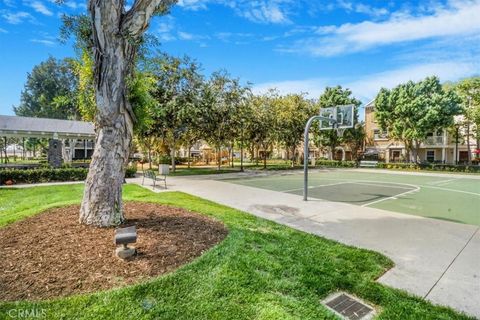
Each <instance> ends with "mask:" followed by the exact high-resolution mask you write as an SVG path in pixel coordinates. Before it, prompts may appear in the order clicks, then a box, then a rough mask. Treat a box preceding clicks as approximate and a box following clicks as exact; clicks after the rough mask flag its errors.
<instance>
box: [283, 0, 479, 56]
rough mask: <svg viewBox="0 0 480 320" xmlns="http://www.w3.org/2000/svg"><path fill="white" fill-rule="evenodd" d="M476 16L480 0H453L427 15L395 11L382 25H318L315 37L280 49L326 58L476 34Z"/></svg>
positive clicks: (367, 23)
mask: <svg viewBox="0 0 480 320" xmlns="http://www.w3.org/2000/svg"><path fill="white" fill-rule="evenodd" d="M479 13H480V0H455V1H451V2H449V4H448V5H447V6H437V7H436V8H435V9H434V12H433V13H432V14H428V15H421V16H413V15H411V14H407V13H404V12H396V13H393V14H392V15H391V16H390V17H389V18H388V19H387V20H385V21H382V22H372V21H364V22H360V23H346V24H343V25H340V26H333V25H328V26H320V27H318V28H317V30H316V32H315V33H316V34H317V36H315V37H309V38H307V39H303V40H299V41H297V42H296V43H295V44H294V45H293V46H291V47H283V48H280V49H279V50H280V51H286V52H308V53H310V54H312V55H314V56H327V57H328V56H335V55H338V54H344V53H352V52H359V51H364V50H367V49H370V48H373V47H377V46H383V45H390V44H395V43H403V42H411V41H417V40H424V39H435V38H441V37H454V36H464V35H471V34H478V33H479V32H480V19H479Z"/></svg>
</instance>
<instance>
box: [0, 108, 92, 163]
mask: <svg viewBox="0 0 480 320" xmlns="http://www.w3.org/2000/svg"><path fill="white" fill-rule="evenodd" d="M0 137H2V138H3V139H4V141H5V146H6V145H7V142H6V141H7V138H23V140H24V141H25V138H40V139H54V140H61V141H63V142H65V141H69V149H70V150H69V151H67V150H68V149H67V148H63V151H64V158H66V159H65V160H66V161H69V160H71V159H72V157H73V156H74V151H75V146H76V144H77V141H78V140H82V142H83V149H84V156H85V158H86V156H87V141H89V140H94V138H95V129H94V125H93V123H91V122H84V121H73V120H61V119H48V118H32V117H17V116H5V115H0ZM72 141H75V143H72ZM24 149H25V148H24Z"/></svg>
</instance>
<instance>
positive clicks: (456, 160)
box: [455, 125, 460, 165]
mask: <svg viewBox="0 0 480 320" xmlns="http://www.w3.org/2000/svg"><path fill="white" fill-rule="evenodd" d="M455 129H456V130H455V165H457V164H458V134H459V133H458V131H459V130H460V128H459V126H458V125H457V127H456V128H455Z"/></svg>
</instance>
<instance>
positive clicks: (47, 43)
mask: <svg viewBox="0 0 480 320" xmlns="http://www.w3.org/2000/svg"><path fill="white" fill-rule="evenodd" d="M30 42H35V43H40V44H43V45H45V46H48V47H53V46H54V45H55V44H56V42H55V41H53V40H48V39H31V40H30Z"/></svg>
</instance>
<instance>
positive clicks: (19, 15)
mask: <svg viewBox="0 0 480 320" xmlns="http://www.w3.org/2000/svg"><path fill="white" fill-rule="evenodd" d="M2 17H3V18H4V19H5V21H6V22H7V23H10V24H19V23H22V22H23V21H24V20H25V19H30V20H31V19H33V17H32V15H31V14H30V13H28V12H25V11H19V12H15V13H12V12H6V13H4V14H2Z"/></svg>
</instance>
